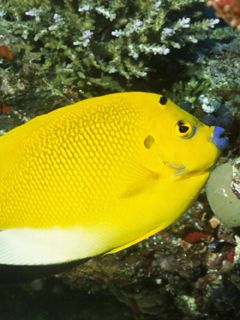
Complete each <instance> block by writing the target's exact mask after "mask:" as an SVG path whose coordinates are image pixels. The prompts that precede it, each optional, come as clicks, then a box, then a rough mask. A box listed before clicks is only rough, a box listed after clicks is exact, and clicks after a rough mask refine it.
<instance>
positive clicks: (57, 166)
mask: <svg viewBox="0 0 240 320" xmlns="http://www.w3.org/2000/svg"><path fill="white" fill-rule="evenodd" d="M225 144H226V140H225V138H223V137H222V129H221V128H219V127H217V128H216V127H208V126H206V125H204V124H203V123H201V122H200V121H199V120H198V119H196V118H195V117H194V116H192V115H190V114H189V113H187V112H185V111H184V110H183V109H181V108H179V107H178V106H177V105H175V104H174V103H173V102H172V101H170V100H169V99H167V98H165V97H163V96H161V95H158V94H152V93H143V92H129V93H117V94H109V95H105V96H102V97H97V98H91V99H86V100H84V101H81V102H78V103H75V104H72V105H69V106H66V107H63V108H60V109H58V110H55V111H53V112H50V113H49V114H46V115H42V116H39V117H36V118H35V119H33V120H30V121H29V122H28V123H26V124H23V125H21V126H19V127H17V128H15V129H13V130H11V131H10V132H8V133H6V134H5V135H4V136H2V137H0V229H1V232H0V264H2V265H17V266H23V265H29V266H31V265H51V264H59V263H66V262H71V261H75V260H80V259H84V258H88V257H93V256H96V255H99V254H103V253H114V252H117V251H119V250H122V249H124V248H127V247H129V246H131V245H133V244H135V243H137V242H139V241H141V240H143V239H145V238H147V237H149V236H151V235H153V234H154V233H156V232H158V231H159V230H161V229H163V228H165V227H167V226H168V225H170V224H171V223H173V222H174V221H175V220H176V219H178V218H179V217H180V216H181V215H182V214H183V213H184V212H185V211H186V209H187V208H188V207H189V206H190V205H191V203H192V202H193V201H194V199H195V198H196V197H197V195H198V193H199V192H200V190H201V188H202V187H203V185H204V184H205V182H206V181H207V179H208V176H209V172H210V169H211V168H212V167H213V165H214V163H215V161H216V159H217V158H218V156H219V154H220V149H221V148H223V147H224V145H225Z"/></svg>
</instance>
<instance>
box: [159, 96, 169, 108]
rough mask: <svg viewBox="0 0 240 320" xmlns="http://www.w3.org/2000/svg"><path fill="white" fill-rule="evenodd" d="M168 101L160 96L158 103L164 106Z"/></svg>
mask: <svg viewBox="0 0 240 320" xmlns="http://www.w3.org/2000/svg"><path fill="white" fill-rule="evenodd" d="M167 101H168V99H167V98H166V97H164V96H161V98H160V100H159V102H160V103H161V104H162V105H163V106H164V105H165V104H166V103H167Z"/></svg>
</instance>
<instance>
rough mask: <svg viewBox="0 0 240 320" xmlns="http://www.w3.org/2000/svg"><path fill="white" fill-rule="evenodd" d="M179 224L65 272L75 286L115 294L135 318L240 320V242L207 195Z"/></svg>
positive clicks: (90, 290)
mask: <svg viewBox="0 0 240 320" xmlns="http://www.w3.org/2000/svg"><path fill="white" fill-rule="evenodd" d="M200 201H201V202H198V203H197V204H196V205H195V206H194V207H193V208H192V209H191V210H190V211H189V212H188V214H187V215H185V216H184V217H183V218H182V219H181V220H180V221H179V222H177V223H176V224H175V225H174V226H172V227H170V228H168V229H167V230H165V231H163V232H160V233H158V234H156V235H155V236H153V237H151V238H149V239H148V240H145V241H144V242H142V243H140V244H138V245H136V246H134V247H132V248H129V249H127V250H124V251H123V252H120V253H118V254H115V255H109V256H103V257H98V258H94V259H90V260H89V261H88V262H87V263H86V264H84V265H80V266H79V267H77V268H75V269H74V270H73V271H72V272H69V273H66V274H63V275H61V276H60V278H61V279H63V281H64V283H66V284H67V285H68V286H70V287H72V288H75V289H76V288H81V289H82V290H86V291H87V292H91V293H95V294H98V293H99V292H111V294H113V295H114V296H115V297H116V298H117V299H118V300H119V301H122V302H124V303H125V304H126V305H128V306H129V307H130V308H131V309H132V310H133V312H134V313H135V314H136V319H160V318H161V319H163V320H164V319H176V314H177V315H178V316H177V318H178V319H195V320H197V319H199V320H200V319H211V320H219V319H221V318H223V319H227V318H228V316H230V315H231V317H232V319H236V320H237V319H238V316H239V311H238V297H239V290H240V286H239V280H240V273H239V258H238V256H239V253H238V251H239V248H238V246H239V244H238V243H239V241H238V238H237V237H235V235H234V233H233V231H232V230H229V229H228V228H226V227H224V226H223V225H222V224H220V223H218V224H217V225H216V224H215V225H214V224H212V223H211V220H212V213H211V211H210V209H209V207H208V204H207V201H206V199H205V196H204V195H202V196H201V198H200Z"/></svg>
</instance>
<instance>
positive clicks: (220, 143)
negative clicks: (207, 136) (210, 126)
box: [211, 126, 229, 150]
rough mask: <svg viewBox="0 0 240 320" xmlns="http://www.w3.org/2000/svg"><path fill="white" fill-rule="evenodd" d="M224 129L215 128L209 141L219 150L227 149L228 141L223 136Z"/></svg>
mask: <svg viewBox="0 0 240 320" xmlns="http://www.w3.org/2000/svg"><path fill="white" fill-rule="evenodd" d="M224 134H225V129H224V128H222V127H218V126H217V127H215V128H214V131H213V135H212V139H211V141H212V142H213V143H214V144H215V145H216V146H217V147H218V149H220V150H224V149H226V148H228V147H229V141H228V139H227V137H225V136H224Z"/></svg>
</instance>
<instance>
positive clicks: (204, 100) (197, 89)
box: [167, 27, 240, 131]
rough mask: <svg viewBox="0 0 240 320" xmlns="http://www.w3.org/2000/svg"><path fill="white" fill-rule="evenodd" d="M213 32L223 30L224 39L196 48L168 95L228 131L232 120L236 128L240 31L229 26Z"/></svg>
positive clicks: (239, 96)
mask: <svg viewBox="0 0 240 320" xmlns="http://www.w3.org/2000/svg"><path fill="white" fill-rule="evenodd" d="M216 32H221V33H222V36H223V40H222V41H221V42H213V43H212V44H211V46H209V48H208V49H207V50H206V48H203V49H201V50H199V52H198V54H197V56H196V58H195V60H194V63H192V62H189V64H188V70H187V72H186V74H185V78H184V81H179V82H176V83H174V84H173V86H172V87H171V88H170V89H169V90H168V91H167V94H168V95H169V96H172V97H173V99H174V101H176V102H177V103H178V104H180V105H182V107H183V108H185V109H187V110H188V111H189V112H191V113H194V114H195V115H196V116H197V117H198V118H200V119H201V120H202V121H203V122H205V123H206V124H208V125H219V126H222V127H224V128H226V129H227V130H228V131H231V130H232V128H233V123H234V126H235V128H236V129H234V130H236V131H239V122H237V121H235V120H234V119H236V118H237V117H239V116H238V115H239V113H240V90H239V76H238V75H239V72H240V64H239V58H240V46H239V43H240V42H239V41H240V34H239V33H238V32H233V30H232V29H231V28H230V27H227V28H222V29H219V30H216ZM219 61H221V63H219ZM234 121H235V122H234Z"/></svg>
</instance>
